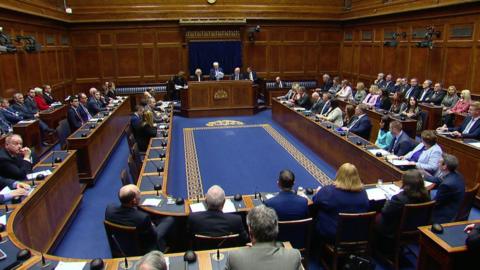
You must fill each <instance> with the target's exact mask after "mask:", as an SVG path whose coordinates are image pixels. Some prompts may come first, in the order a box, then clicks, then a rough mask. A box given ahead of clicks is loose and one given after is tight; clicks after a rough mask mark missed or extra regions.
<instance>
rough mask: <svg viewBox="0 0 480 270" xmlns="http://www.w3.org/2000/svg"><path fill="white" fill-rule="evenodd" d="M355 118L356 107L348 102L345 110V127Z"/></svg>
mask: <svg viewBox="0 0 480 270" xmlns="http://www.w3.org/2000/svg"><path fill="white" fill-rule="evenodd" d="M354 119H355V107H353V105H351V104H347V106H345V110H344V112H343V126H344V127H348V126H350V125H351V124H352V122H353V120H354Z"/></svg>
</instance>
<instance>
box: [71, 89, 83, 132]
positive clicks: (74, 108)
mask: <svg viewBox="0 0 480 270" xmlns="http://www.w3.org/2000/svg"><path fill="white" fill-rule="evenodd" d="M68 101H69V102H70V107H69V108H68V111H67V121H68V125H69V126H70V130H71V131H72V132H74V131H75V130H77V129H79V128H80V127H81V126H82V125H83V124H85V123H86V122H85V121H84V120H83V118H82V116H81V115H80V112H79V109H80V108H79V106H80V102H79V101H78V97H77V96H70V98H69V100H68Z"/></svg>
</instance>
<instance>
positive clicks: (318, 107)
mask: <svg viewBox="0 0 480 270" xmlns="http://www.w3.org/2000/svg"><path fill="white" fill-rule="evenodd" d="M323 104H324V102H323V99H321V98H319V99H318V100H317V101H316V102H315V103H313V105H312V107H311V108H310V110H311V111H312V112H313V113H320V110H321V109H322V107H323Z"/></svg>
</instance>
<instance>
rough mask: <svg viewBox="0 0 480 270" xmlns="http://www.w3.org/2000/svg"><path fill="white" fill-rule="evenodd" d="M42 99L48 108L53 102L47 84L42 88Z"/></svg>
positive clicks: (50, 89)
mask: <svg viewBox="0 0 480 270" xmlns="http://www.w3.org/2000/svg"><path fill="white" fill-rule="evenodd" d="M43 99H44V100H45V102H46V103H47V104H48V106H50V105H51V104H52V103H54V102H55V98H54V97H53V96H52V88H51V87H50V85H48V84H46V85H44V86H43Z"/></svg>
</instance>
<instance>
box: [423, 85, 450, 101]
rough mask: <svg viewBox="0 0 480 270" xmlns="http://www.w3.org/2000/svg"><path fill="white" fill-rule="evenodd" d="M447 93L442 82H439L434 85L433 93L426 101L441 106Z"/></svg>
mask: <svg viewBox="0 0 480 270" xmlns="http://www.w3.org/2000/svg"><path fill="white" fill-rule="evenodd" d="M446 94H447V91H445V90H443V89H442V84H441V83H438V82H437V83H436V84H435V86H434V87H433V93H432V94H431V95H430V96H429V97H427V98H426V99H425V102H429V103H430V104H432V105H437V106H440V104H442V101H443V98H444V97H445V95H446Z"/></svg>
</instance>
